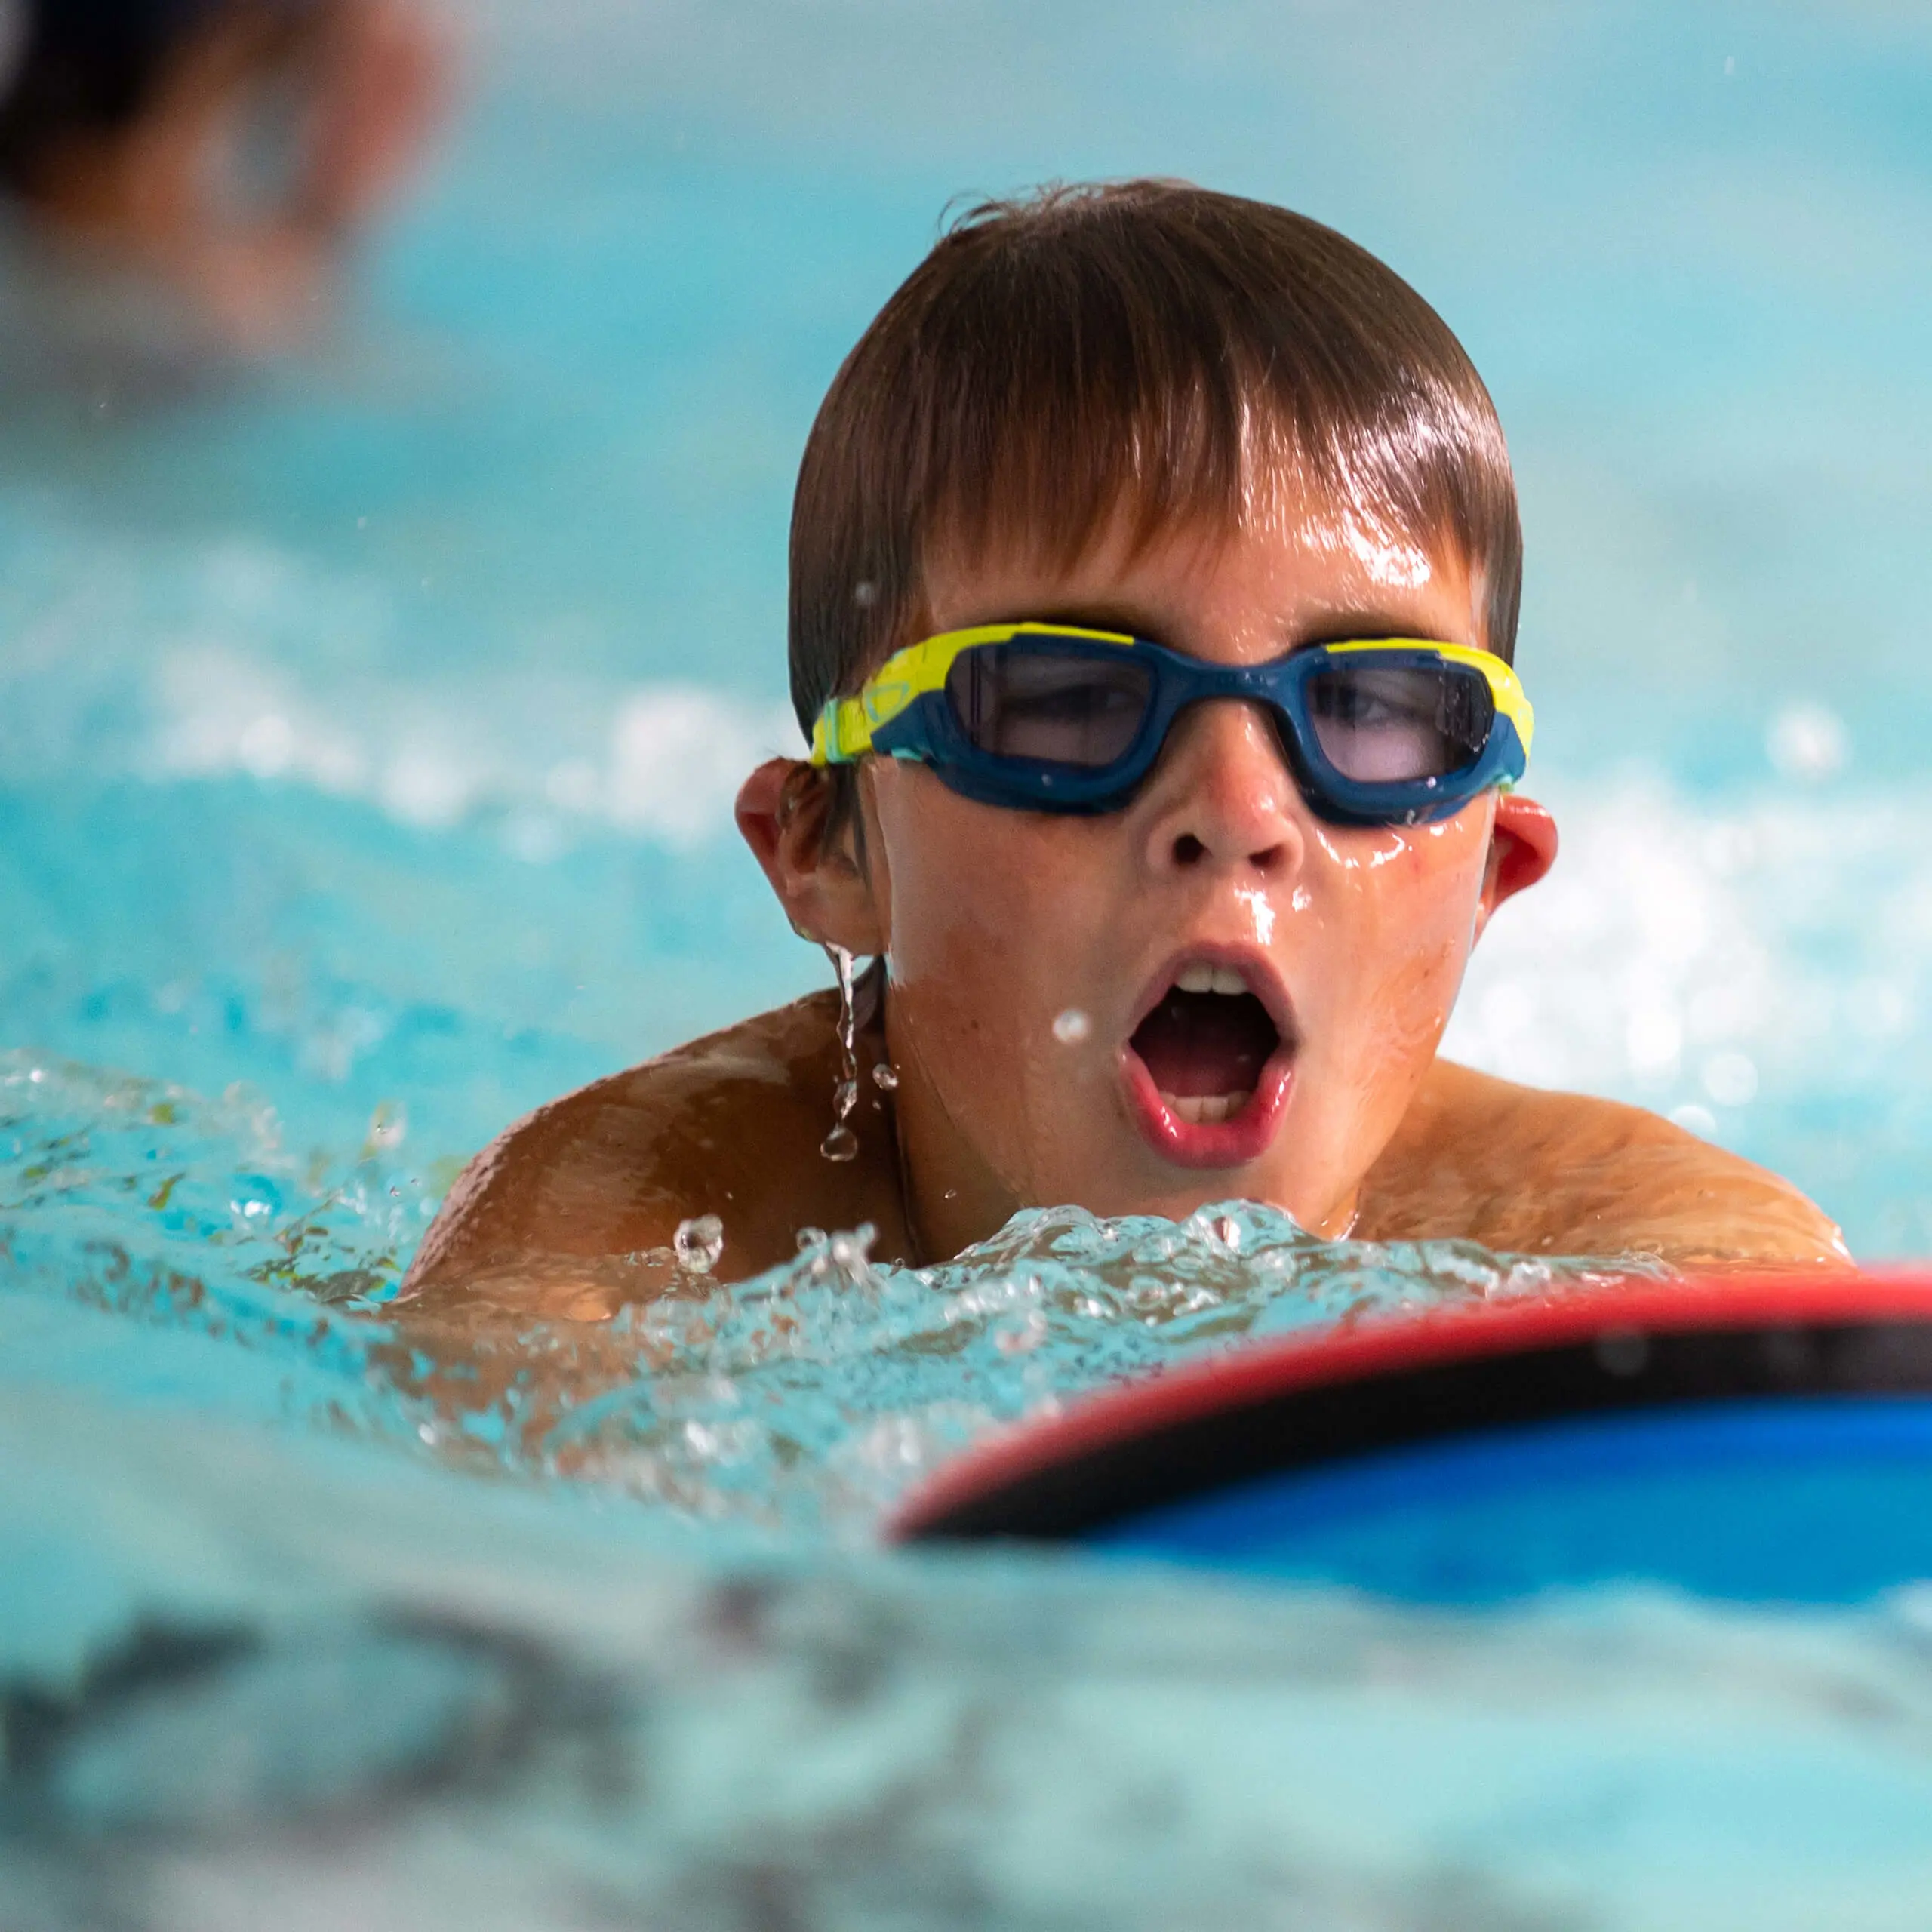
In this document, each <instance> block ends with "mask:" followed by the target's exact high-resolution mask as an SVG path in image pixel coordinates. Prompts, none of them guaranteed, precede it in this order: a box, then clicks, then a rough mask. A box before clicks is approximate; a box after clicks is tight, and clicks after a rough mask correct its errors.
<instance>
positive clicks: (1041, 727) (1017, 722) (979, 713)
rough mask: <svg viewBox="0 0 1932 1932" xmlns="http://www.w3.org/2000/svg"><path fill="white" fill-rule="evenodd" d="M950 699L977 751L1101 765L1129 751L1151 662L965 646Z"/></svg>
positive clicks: (952, 674) (1143, 709) (1150, 687)
mask: <svg viewBox="0 0 1932 1932" xmlns="http://www.w3.org/2000/svg"><path fill="white" fill-rule="evenodd" d="M1153 700H1154V674H1153V671H1152V667H1151V666H1148V665H1146V664H1137V663H1133V662H1131V660H1127V659H1124V658H1115V657H1090V656H1088V655H1086V654H1084V653H1078V652H1063V651H1057V650H1054V649H1053V648H1051V647H1047V648H1042V647H1041V645H1038V644H1026V645H1011V644H989V645H982V646H980V648H978V649H977V650H974V651H961V653H960V654H959V655H958V657H955V659H954V660H952V669H951V670H949V672H947V673H946V702H947V703H949V705H950V706H952V715H953V716H954V718H955V719H957V720H958V724H959V728H960V729H961V731H964V733H965V734H966V736H967V738H968V740H969V741H970V742H971V744H972V745H973V746H974V748H975V749H977V750H979V751H983V752H987V753H989V754H990V755H992V757H995V758H1025V759H1028V760H1032V761H1038V762H1039V763H1042V764H1070V765H1074V766H1076V767H1079V768H1082V769H1084V770H1088V771H1097V770H1100V769H1101V768H1103V767H1105V766H1107V765H1109V764H1115V763H1116V762H1117V761H1118V760H1120V759H1121V758H1124V757H1125V756H1126V755H1127V753H1128V748H1129V747H1130V746H1131V745H1132V744H1133V743H1134V737H1135V734H1137V732H1138V731H1140V727H1141V724H1143V721H1145V719H1146V715H1147V709H1148V706H1149V705H1151V704H1152V703H1153Z"/></svg>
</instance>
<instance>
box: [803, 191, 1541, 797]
mask: <svg viewBox="0 0 1932 1932" xmlns="http://www.w3.org/2000/svg"><path fill="white" fill-rule="evenodd" d="M1271 461H1272V462H1277V463H1292V464H1294V465H1296V466H1298V472H1299V473H1300V475H1303V476H1305V477H1306V478H1307V479H1309V481H1312V483H1313V484H1314V485H1316V486H1317V487H1319V488H1327V489H1329V490H1333V491H1341V492H1343V493H1346V495H1347V497H1348V498H1349V500H1350V502H1351V503H1356V504H1359V505H1361V506H1363V507H1364V509H1366V510H1367V512H1368V513H1369V514H1370V515H1371V516H1372V517H1373V518H1375V519H1376V520H1377V521H1378V522H1380V523H1381V524H1383V525H1386V526H1391V527H1392V528H1393V529H1394V530H1395V531H1399V532H1401V534H1404V535H1405V536H1407V537H1409V538H1410V540H1411V541H1414V542H1417V543H1421V544H1423V546H1425V547H1435V546H1440V545H1444V544H1446V545H1449V546H1453V547H1454V549H1456V550H1457V552H1459V553H1460V556H1461V557H1462V558H1463V561H1465V562H1466V564H1467V565H1468V566H1469V568H1470V569H1471V571H1472V572H1473V573H1475V574H1476V577H1477V581H1478V585H1479V586H1480V594H1481V598H1482V605H1483V609H1482V617H1483V626H1484V642H1485V643H1486V644H1487V647H1488V648H1489V649H1491V651H1495V652H1497V654H1499V655H1500V656H1502V657H1510V656H1511V655H1512V653H1513V651H1514V648H1515V635H1516V613H1517V605H1518V598H1519V595H1520V593H1521V583H1522V534H1521V525H1520V524H1519V522H1518V517H1517V510H1516V491H1515V482H1514V480H1513V479H1512V476H1511V474H1510V469H1509V451H1508V450H1507V448H1506V445H1505V444H1504V441H1503V429H1502V426H1501V424H1500V423H1499V422H1498V421H1497V414H1496V409H1495V405H1494V404H1493V403H1492V402H1491V400H1490V397H1489V392H1488V391H1487V389H1484V386H1483V383H1482V379H1481V377H1479V376H1478V374H1476V371H1475V365H1473V364H1472V362H1471V361H1470V360H1469V357H1468V356H1467V355H1466V354H1465V353H1464V352H1463V347H1462V345H1461V344H1460V343H1458V342H1457V340H1456V338H1455V337H1454V335H1453V334H1451V332H1450V331H1449V328H1448V325H1447V324H1446V323H1445V322H1444V321H1443V320H1442V318H1441V317H1440V316H1439V315H1437V314H1436V312H1435V310H1434V309H1432V308H1431V307H1430V306H1429V304H1428V303H1426V302H1425V301H1424V300H1423V299H1422V297H1420V295H1418V294H1417V293H1416V292H1415V291H1414V289H1412V288H1410V286H1409V285H1408V284H1407V282H1405V281H1403V280H1402V279H1401V277H1400V276H1399V275H1397V274H1395V272H1394V271H1393V270H1392V269H1389V268H1388V267H1386V266H1384V265H1383V263H1380V262H1379V261H1377V260H1376V258H1375V257H1374V256H1373V255H1371V254H1369V253H1368V252H1367V250H1366V249H1364V248H1358V247H1357V246H1356V245H1355V243H1353V242H1350V241H1348V240H1347V239H1346V238H1344V237H1343V236H1342V235H1338V234H1337V233H1336V232H1334V229H1329V228H1324V227H1323V226H1321V223H1318V222H1315V221H1311V220H1309V219H1308V218H1307V217H1306V216H1303V215H1298V214H1291V213H1290V212H1289V211H1288V210H1287V209H1286V208H1275V207H1272V206H1271V205H1269V204H1268V203H1266V202H1251V201H1244V200H1241V199H1240V198H1238V197H1236V196H1234V195H1221V194H1215V193H1212V192H1210V191H1208V190H1207V189H1204V188H1196V187H1192V186H1189V185H1188V184H1186V183H1182V182H1168V181H1128V182H1122V183H1113V184H1110V185H1108V186H1087V187H1073V188H1051V189H1044V190H1042V191H1041V192H1039V193H1038V194H1035V195H1030V196H1028V197H1026V198H1022V199H1019V200H1014V201H1001V202H986V203H983V204H982V205H980V206H979V207H977V208H973V209H972V210H971V211H969V212H968V213H967V214H964V216H962V217H961V218H960V219H959V220H957V221H955V223H953V224H952V226H950V227H949V229H947V231H946V233H945V234H943V235H942V236H941V238H940V241H939V242H938V244H937V245H936V246H935V247H934V249H933V251H932V252H931V254H929V255H928V256H927V257H926V259H925V260H924V261H923V262H921V263H920V265H919V266H918V268H916V269H915V270H914V271H913V272H912V275H910V276H909V278H907V280H906V281H905V283H904V284H903V285H902V286H901V287H900V289H899V291H897V294H894V296H893V297H892V299H891V300H890V301H889V302H888V303H886V305H885V306H884V309H881V311H880V312H879V314H878V318H877V319H876V320H875V321H874V322H873V323H872V326H871V327H870V328H869V329H867V330H866V333H865V334H864V335H863V336H862V337H860V340H859V343H858V345H857V347H856V348H854V349H853V351H852V352H851V355H848V357H847V358H846V359H845V362H844V366H843V367H842V368H841V369H840V370H839V371H838V375H837V377H835V379H834V380H833V382H832V387H831V389H830V390H829V392H828V393H827V394H826V398H825V401H824V403H823V405H822V406H821V407H820V411H819V413H818V418H817V421H816V422H815V423H814V424H813V426H812V431H811V436H810V438H809V439H808V441H807V443H806V445H805V453H804V461H803V463H802V464H801V467H800V469H799V473H798V494H797V496H796V497H795V500H794V503H793V507H792V588H791V638H790V644H791V670H792V703H793V705H794V706H795V708H796V709H797V712H798V719H799V721H800V723H801V724H802V725H803V726H804V728H805V731H806V732H807V733H808V734H809V733H810V732H811V727H812V721H813V720H814V718H816V717H817V714H818V712H819V710H820V707H821V706H823V704H824V703H825V702H826V700H827V699H828V698H830V697H833V696H835V695H841V696H842V695H845V694H849V693H851V692H852V691H855V690H857V688H858V687H859V685H860V684H861V683H863V681H864V679H865V678H866V676H867V675H869V673H870V672H872V670H873V669H875V668H876V667H877V666H878V664H879V663H881V661H882V660H884V658H885V657H888V656H889V655H890V654H891V652H892V651H895V650H897V648H900V646H901V645H905V644H908V643H910V642H912V641H914V639H915V637H916V636H917V635H918V632H919V629H920V626H921V623H922V622H923V620H924V586H923V575H924V561H925V558H926V557H927V555H928V550H929V548H930V546H932V545H933V544H934V542H935V541H936V540H945V541H946V542H948V543H957V544H959V545H961V546H963V547H964V549H965V551H966V553H967V555H968V557H969V558H970V557H971V556H972V555H975V554H979V555H983V554H984V553H985V551H986V548H987V546H989V545H991V544H992V543H998V542H1002V541H1005V542H1011V541H1014V540H1016V539H1017V540H1020V541H1023V542H1024V543H1027V544H1029V546H1033V547H1034V548H1035V549H1036V550H1037V551H1038V553H1039V554H1041V555H1044V556H1045V557H1047V558H1051V559H1054V560H1057V561H1062V562H1064V563H1066V564H1069V565H1071V564H1072V563H1073V562H1075V561H1077V560H1078V558H1079V557H1080V556H1081V555H1082V554H1083V553H1084V551H1085V549H1086V548H1087V546H1088V545H1089V544H1091V543H1092V542H1093V541H1094V539H1095V538H1096V537H1098V536H1099V535H1100V533H1101V531H1102V530H1103V528H1104V527H1106V525H1107V524H1108V523H1109V520H1110V519H1111V518H1112V517H1113V516H1114V515H1116V514H1118V513H1119V512H1121V511H1122V510H1123V509H1124V511H1125V512H1126V513H1127V514H1128V515H1129V516H1130V517H1131V518H1132V520H1133V521H1132V530H1133V533H1134V537H1135V538H1136V539H1137V540H1138V541H1140V542H1142V543H1145V542H1146V541H1148V540H1151V539H1152V537H1155V535H1156V534H1158V532H1160V531H1161V530H1162V529H1164V528H1174V526H1176V525H1196V526H1199V525H1207V526H1213V525H1220V526H1222V527H1223V528H1232V527H1233V526H1235V525H1238V523H1239V521H1241V516H1242V514H1243V511H1244V505H1245V503H1246V502H1247V495H1248V492H1249V491H1250V489H1251V487H1252V486H1253V485H1254V483H1255V482H1256V481H1257V476H1256V473H1255V472H1256V469H1257V463H1269V462H1271ZM833 777H834V779H835V781H838V780H843V779H844V778H846V777H848V773H847V771H846V770H845V768H835V770H834V772H833ZM849 798H850V790H849V786H848V785H846V784H843V783H841V784H839V785H838V798H837V800H836V802H835V805H834V812H833V816H834V817H835V819H842V818H843V817H844V815H845V812H844V808H845V807H846V806H847V804H848V803H849Z"/></svg>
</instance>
